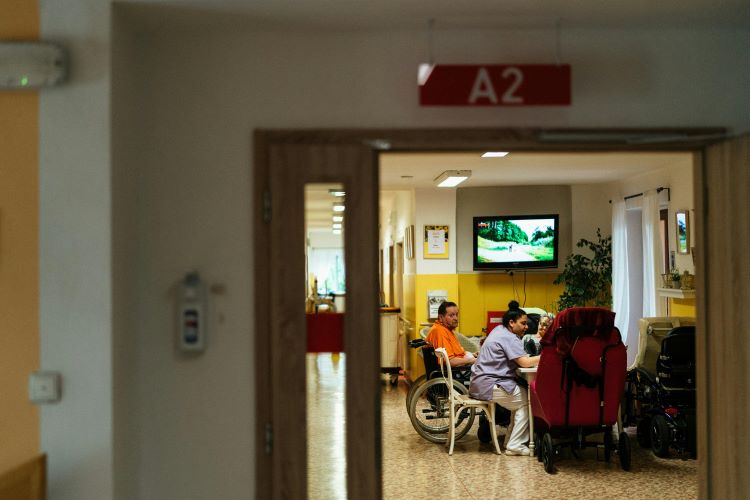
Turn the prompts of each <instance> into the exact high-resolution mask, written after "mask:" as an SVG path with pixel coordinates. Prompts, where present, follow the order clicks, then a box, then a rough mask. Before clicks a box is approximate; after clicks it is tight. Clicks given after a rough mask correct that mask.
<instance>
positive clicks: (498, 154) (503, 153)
mask: <svg viewBox="0 0 750 500" xmlns="http://www.w3.org/2000/svg"><path fill="white" fill-rule="evenodd" d="M503 156H508V152H507V151H487V152H486V153H484V154H483V155H482V158H502V157H503Z"/></svg>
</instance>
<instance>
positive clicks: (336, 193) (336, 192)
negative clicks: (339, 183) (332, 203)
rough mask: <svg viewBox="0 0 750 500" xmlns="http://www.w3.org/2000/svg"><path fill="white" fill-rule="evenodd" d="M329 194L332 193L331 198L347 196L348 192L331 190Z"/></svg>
mask: <svg viewBox="0 0 750 500" xmlns="http://www.w3.org/2000/svg"><path fill="white" fill-rule="evenodd" d="M328 193H330V195H331V196H346V191H344V190H343V189H329V190H328Z"/></svg>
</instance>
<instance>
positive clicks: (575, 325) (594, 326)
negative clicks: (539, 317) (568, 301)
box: [541, 307, 621, 354]
mask: <svg viewBox="0 0 750 500" xmlns="http://www.w3.org/2000/svg"><path fill="white" fill-rule="evenodd" d="M579 337H598V338H601V339H602V340H604V341H605V342H619V341H621V338H620V332H619V330H618V329H617V328H615V313H614V312H612V311H610V310H609V309H604V308H603V307H571V308H568V309H565V310H563V311H561V312H560V314H558V315H557V316H555V319H554V320H552V325H550V327H549V329H548V330H547V334H546V335H545V336H544V338H543V339H542V342H541V343H542V345H543V346H547V345H554V346H556V347H557V351H558V352H559V353H561V354H567V352H568V351H569V350H570V348H571V347H572V346H573V344H574V343H575V341H576V339H578V338H579Z"/></svg>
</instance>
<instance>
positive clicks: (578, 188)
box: [570, 184, 612, 252]
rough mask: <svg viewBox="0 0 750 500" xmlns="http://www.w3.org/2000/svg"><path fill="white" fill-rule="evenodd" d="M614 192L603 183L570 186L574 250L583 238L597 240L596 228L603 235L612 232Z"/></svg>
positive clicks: (576, 249) (575, 250)
mask: <svg viewBox="0 0 750 500" xmlns="http://www.w3.org/2000/svg"><path fill="white" fill-rule="evenodd" d="M610 199H612V194H611V193H610V192H608V190H607V186H604V185H601V184H577V185H574V186H571V187H570V202H571V213H572V219H573V229H572V232H573V236H572V238H571V244H572V250H573V252H577V251H578V248H577V247H576V246H575V245H576V243H578V241H579V240H580V239H581V238H586V239H587V240H591V241H596V229H597V228H599V229H601V234H602V236H605V237H606V236H609V235H611V234H612V207H611V205H610V203H609V200H610Z"/></svg>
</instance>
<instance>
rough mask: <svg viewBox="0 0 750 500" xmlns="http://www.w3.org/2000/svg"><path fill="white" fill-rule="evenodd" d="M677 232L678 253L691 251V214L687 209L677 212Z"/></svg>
mask: <svg viewBox="0 0 750 500" xmlns="http://www.w3.org/2000/svg"><path fill="white" fill-rule="evenodd" d="M674 215H675V234H676V235H677V253H682V254H689V253H690V214H689V212H688V211H687V210H677V211H676V212H675V214H674Z"/></svg>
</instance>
